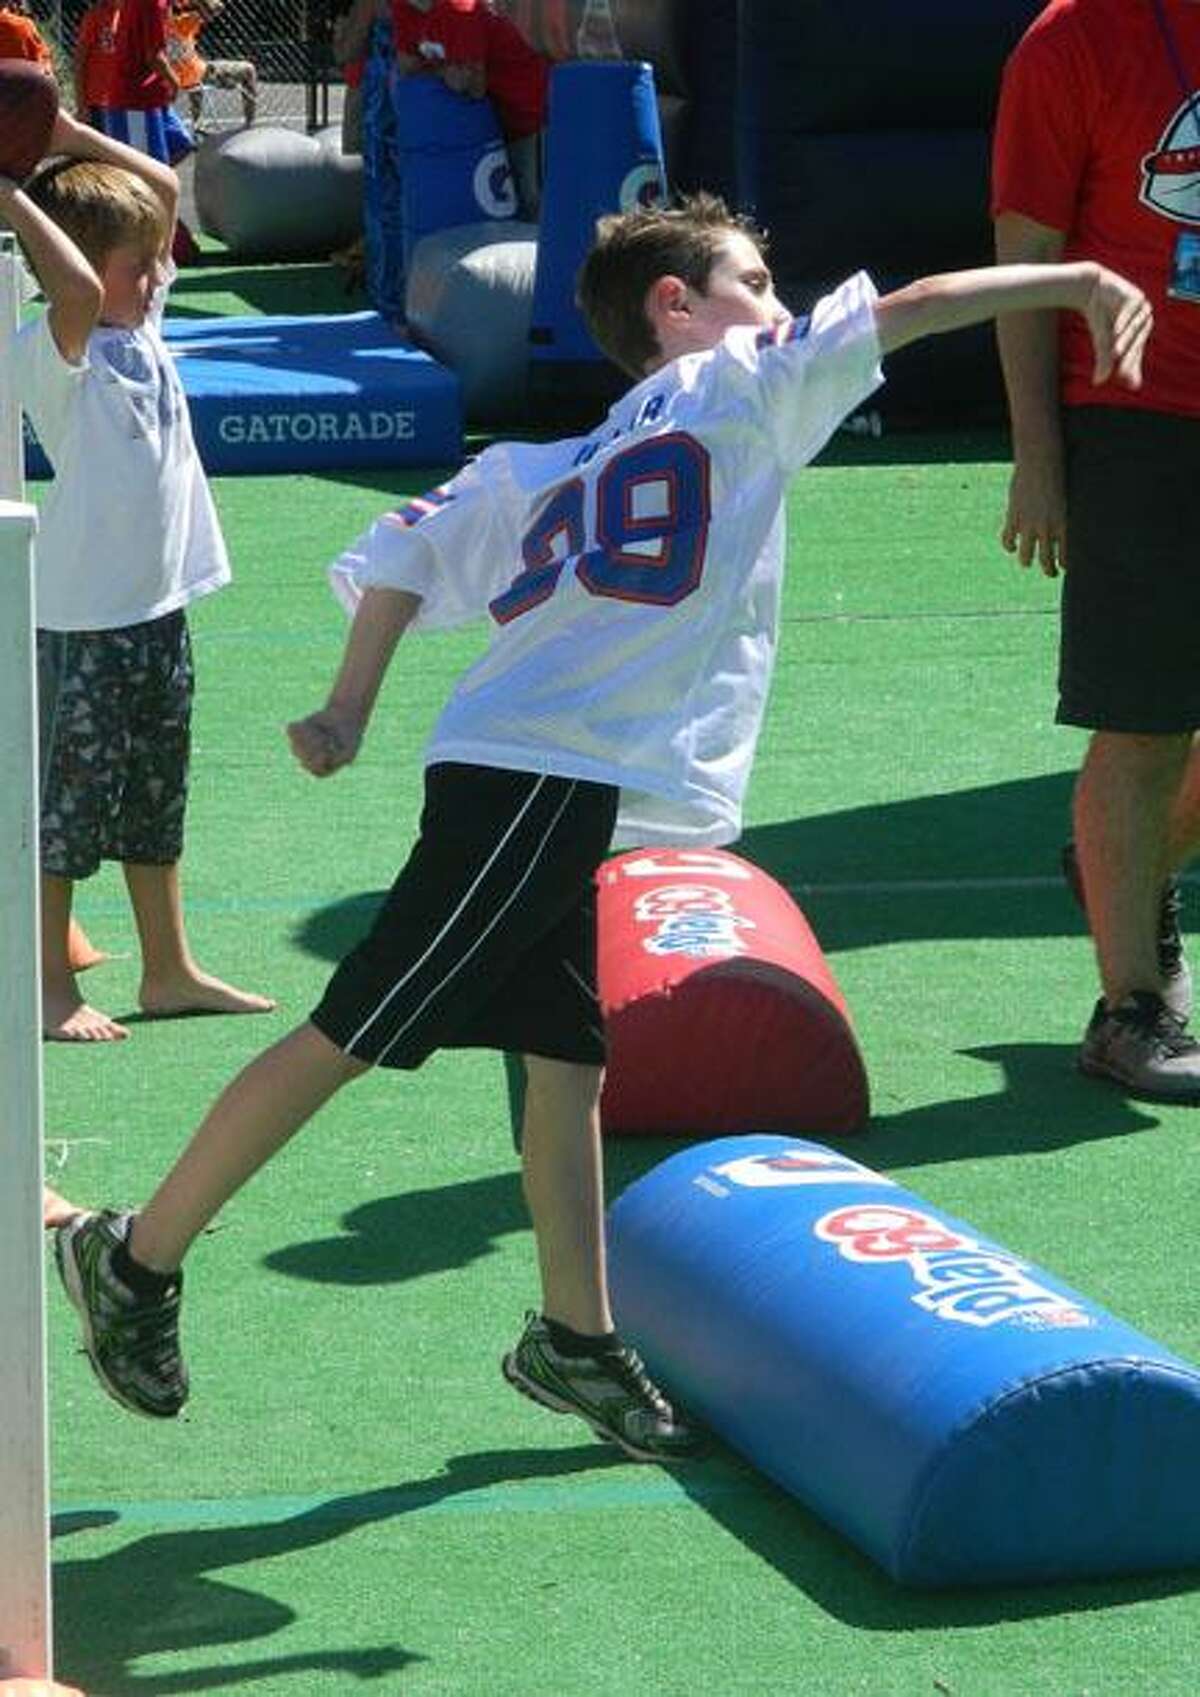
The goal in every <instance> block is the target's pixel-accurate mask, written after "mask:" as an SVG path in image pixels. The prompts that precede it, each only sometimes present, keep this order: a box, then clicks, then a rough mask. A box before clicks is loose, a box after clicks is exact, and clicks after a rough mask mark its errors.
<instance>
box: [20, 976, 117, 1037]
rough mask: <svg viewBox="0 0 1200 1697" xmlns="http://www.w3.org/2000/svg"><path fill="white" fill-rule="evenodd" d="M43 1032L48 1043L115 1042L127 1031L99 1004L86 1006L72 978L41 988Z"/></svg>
mask: <svg viewBox="0 0 1200 1697" xmlns="http://www.w3.org/2000/svg"><path fill="white" fill-rule="evenodd" d="M42 1036H43V1037H44V1038H45V1039H46V1041H47V1042H48V1043H117V1042H119V1041H120V1040H121V1038H123V1037H128V1036H129V1032H128V1030H127V1029H126V1027H125V1026H123V1025H118V1024H117V1022H116V1020H115V1019H110V1018H109V1016H108V1014H106V1013H101V1012H100V1010H99V1008H93V1007H89V1005H88V1004H87V1002H85V1001H84V999H83V997H82V996H81V995H80V994H79V991H78V989H77V988H76V985H75V982H74V980H73V979H71V980H69V981H68V982H67V983H66V984H62V985H51V984H48V985H46V986H45V987H44V988H43V990H42Z"/></svg>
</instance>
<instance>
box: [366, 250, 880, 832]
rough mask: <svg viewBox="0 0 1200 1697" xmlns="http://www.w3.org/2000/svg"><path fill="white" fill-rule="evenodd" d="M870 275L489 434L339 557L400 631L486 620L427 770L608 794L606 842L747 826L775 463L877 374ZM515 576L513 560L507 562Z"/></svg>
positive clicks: (776, 587) (768, 609)
mask: <svg viewBox="0 0 1200 1697" xmlns="http://www.w3.org/2000/svg"><path fill="white" fill-rule="evenodd" d="M875 298H876V296H875V290H874V288H873V286H872V284H871V282H870V279H869V278H868V277H867V276H866V275H865V274H863V273H861V272H860V273H859V274H858V275H856V276H855V277H852V278H850V279H849V280H848V281H847V282H846V283H844V284H842V286H841V287H840V288H839V289H837V290H836V291H835V292H834V293H833V294H831V295H829V296H827V297H826V298H825V299H823V300H822V301H820V302H819V303H818V305H817V307H816V308H815V309H814V311H813V314H812V316H811V319H797V320H793V321H792V322H791V323H790V324H788V325H785V326H783V327H781V328H780V329H779V330H775V331H772V330H756V329H754V328H753V327H743V328H738V329H734V330H731V331H730V332H729V333H728V334H727V335H726V337H725V339H724V341H723V342H722V343H721V344H720V345H719V346H718V347H716V348H714V349H712V350H711V351H708V352H705V353H700V354H689V355H687V356H685V357H684V358H682V359H679V360H676V361H674V362H673V363H672V364H671V365H668V366H666V367H665V368H664V369H663V370H661V371H658V372H655V373H654V375H653V376H651V377H648V378H646V379H645V380H644V381H643V382H641V383H639V384H638V385H637V386H636V388H634V389H632V390H630V391H629V393H628V394H627V395H625V396H624V397H623V398H622V399H621V400H620V401H618V402H617V404H616V405H615V406H614V407H613V408H612V409H611V410H610V412H609V414H608V416H607V418H606V419H605V421H604V423H603V424H602V425H601V426H600V427H599V428H598V429H597V430H595V431H593V432H592V433H591V434H590V435H589V436H586V437H578V438H574V439H572V440H568V441H564V442H555V443H551V444H548V445H538V444H519V443H504V444H499V445H497V446H496V447H493V448H489V449H487V450H486V451H485V452H484V453H483V454H481V455H480V457H479V458H478V459H477V460H475V461H474V462H473V463H471V464H470V465H468V466H467V467H466V468H465V469H464V470H463V471H462V472H461V473H460V474H459V475H458V476H457V477H455V478H454V479H453V480H452V481H451V482H450V483H448V484H446V485H445V486H444V487H443V488H441V489H438V490H434V491H433V492H432V493H431V494H430V495H428V496H426V497H424V498H422V499H421V500H419V501H416V502H412V503H410V504H409V506H407V507H405V508H404V509H402V510H401V511H400V512H399V513H393V514H387V515H385V516H384V517H383V518H382V519H380V520H378V521H377V522H376V524H375V525H374V526H373V527H372V528H371V530H370V531H368V532H367V533H366V535H365V536H363V537H361V538H359V540H358V541H357V542H356V543H355V544H353V545H352V546H351V548H350V549H349V550H348V551H347V553H346V554H344V555H343V556H342V557H341V559H340V560H339V561H337V562H336V563H335V565H334V566H333V568H332V575H333V580H334V586H335V589H337V590H338V592H339V594H340V596H341V598H342V599H343V600H344V601H347V602H348V603H350V604H353V601H354V599H355V595H356V592H358V591H361V589H363V588H366V587H367V586H369V585H386V586H389V587H392V588H399V589H407V590H411V591H413V592H414V593H416V594H418V595H420V596H421V597H422V603H421V608H420V611H419V613H418V615H417V618H416V620H415V621H414V626H413V628H414V629H416V628H421V627H425V628H433V627H438V626H446V625H451V624H457V623H459V622H461V621H463V620H465V619H468V618H471V617H475V616H478V615H479V614H480V613H482V612H488V613H490V615H491V617H492V619H493V621H494V624H495V630H494V632H493V636H492V641H491V644H490V646H489V648H488V650H487V652H486V653H485V654H484V655H483V657H482V658H481V659H480V660H478V661H477V662H476V663H475V664H474V665H473V666H471V667H470V668H469V670H468V671H467V672H466V673H465V674H464V675H463V677H462V678H461V679H460V680H459V683H458V684H457V686H456V688H455V690H454V693H453V694H452V695H451V697H450V700H449V702H448V703H447V705H446V708H445V710H444V711H443V713H442V715H441V717H440V719H439V720H438V723H437V725H436V727H435V729H434V731H433V735H432V738H431V740H430V743H429V747H428V750H427V756H426V758H427V760H428V762H429V763H433V762H435V761H446V760H455V761H471V762H474V763H476V764H478V765H485V766H501V767H515V768H517V769H519V770H522V771H545V772H553V773H556V774H558V775H560V776H565V777H577V778H586V779H593V780H596V781H598V782H601V783H609V784H616V785H618V786H619V787H620V789H621V805H620V815H619V819H618V825H617V834H616V838H615V841H616V842H617V844H619V845H628V844H654V843H668V842H669V843H675V844H681V845H685V846H688V847H708V846H714V845H719V844H721V843H727V842H732V841H733V840H734V839H735V838H736V837H737V836H738V834H739V832H740V830H741V818H742V800H743V796H744V794H745V789H746V784H747V781H748V779H749V775H750V765H751V762H752V760H753V756H754V749H755V745H756V743H757V740H758V734H759V730H760V727H761V724H762V716H763V710H764V707H765V703H766V696H767V689H768V686H769V684H770V678H771V671H772V667H773V665H774V660H775V650H776V644H777V639H778V625H779V603H780V594H781V587H782V570H783V558H784V520H783V497H784V491H785V486H786V483H787V480H788V478H789V476H790V475H791V474H792V473H793V472H795V471H797V470H798V469H799V468H800V467H801V466H803V465H804V464H806V463H807V462H808V461H809V460H811V459H812V458H813V456H814V455H815V454H816V453H817V452H818V451H819V450H820V448H821V447H822V446H823V445H824V443H825V442H826V441H827V440H828V438H829V436H830V435H831V434H832V432H833V431H834V430H835V429H836V427H837V425H838V424H839V422H840V421H841V420H842V419H843V418H844V417H845V415H846V414H847V413H848V412H850V411H851V410H852V409H853V408H854V407H855V406H857V405H858V404H859V403H861V401H862V400H863V399H864V398H865V397H866V396H867V395H869V394H870V393H871V391H872V390H873V389H874V388H875V387H876V386H877V385H878V384H879V383H880V382H881V381H882V373H881V372H880V369H879V341H878V336H877V333H876V329H875V317H874V301H875ZM521 559H523V560H524V562H525V568H524V570H523V571H521V572H520V574H519V575H516V576H514V571H513V562H514V561H515V560H521Z"/></svg>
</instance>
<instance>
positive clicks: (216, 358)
mask: <svg viewBox="0 0 1200 1697" xmlns="http://www.w3.org/2000/svg"><path fill="white" fill-rule="evenodd" d="M164 334H165V337H166V341H167V345H168V347H169V348H170V349H171V352H172V353H173V354H174V356H175V358H176V360H177V362H178V366H179V374H180V377H181V378H182V380H183V387H184V391H185V393H186V394H187V397H188V404H189V408H190V411H191V417H192V430H193V432H194V434H195V438H196V446H197V448H198V449H199V452H200V458H201V460H202V461H203V462H204V467H205V469H206V470H207V471H208V472H210V473H227V472H286V471H323V470H339V469H341V470H345V469H357V468H360V467H370V466H406V465H440V464H446V463H447V462H451V461H457V460H459V459H460V458H461V457H462V452H463V436H462V399H461V392H460V384H459V380H458V378H457V377H456V376H455V375H454V373H453V372H452V371H449V370H447V368H446V367H445V366H443V365H439V364H438V362H437V361H436V360H435V359H433V358H431V356H430V355H429V354H427V353H424V352H423V351H422V350H421V349H419V348H416V347H414V346H413V344H412V343H411V342H408V341H405V340H404V338H403V337H402V336H400V335H398V334H397V333H396V332H395V331H394V330H392V329H391V328H390V327H389V326H388V324H387V322H386V321H385V320H384V319H382V318H380V317H379V315H378V314H377V313H374V312H357V313H343V314H338V315H336V316H333V317H320V316H313V317H262V318H258V317H251V318H193V319H185V318H174V319H172V318H169V319H167V320H166V322H165V324H164ZM28 448H29V451H28V453H27V469H28V472H29V475H30V476H31V477H38V476H45V475H46V474H47V473H48V471H49V466H48V465H47V462H46V458H45V455H44V454H43V453H42V452H41V450H40V448H38V447H37V445H36V443H29V444H28Z"/></svg>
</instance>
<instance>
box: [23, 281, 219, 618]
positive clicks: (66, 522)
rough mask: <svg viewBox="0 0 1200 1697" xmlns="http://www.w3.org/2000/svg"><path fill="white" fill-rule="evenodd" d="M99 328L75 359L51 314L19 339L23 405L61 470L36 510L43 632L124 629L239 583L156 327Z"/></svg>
mask: <svg viewBox="0 0 1200 1697" xmlns="http://www.w3.org/2000/svg"><path fill="white" fill-rule="evenodd" d="M164 297H165V289H164V290H161V291H160V292H159V295H158V296H157V297H156V299H155V306H154V311H153V313H152V315H151V317H149V318H147V320H146V322H145V323H144V324H143V325H141V326H140V328H138V329H136V330H119V329H114V328H111V327H108V326H104V325H100V326H97V328H96V329H95V330H93V332H92V334H91V336H90V337H89V338H88V345H87V352H86V354H85V356H84V358H83V359H82V360H81V361H80V362H79V364H78V365H73V364H71V363H70V362H69V361H68V360H65V359H64V358H63V356H62V355H61V354H60V353H59V351H58V347H57V345H56V344H55V341H54V337H53V336H52V335H51V333H50V325H49V320H48V317H47V315H46V314H45V313H42V314H41V315H40V316H39V317H38V318H37V319H35V320H34V321H33V322H32V323H30V324H27V325H26V326H25V327H24V328H23V329H22V330H21V331H20V333H19V334H18V336H17V337H16V340H15V343H14V352H15V360H14V363H15V366H16V378H17V385H18V394H19V395H20V397H21V404H22V405H23V407H24V408H25V411H26V412H27V413H28V415H29V418H30V421H31V423H32V424H33V427H34V429H35V430H36V431H37V434H38V439H39V441H40V442H41V444H42V447H43V448H44V449H45V450H46V455H47V457H48V459H49V460H50V463H51V464H52V465H53V467H54V470H55V478H54V482H53V484H52V485H51V486H50V488H49V490H48V491H47V493H46V498H45V500H44V501H43V503H42V507H41V511H40V513H39V517H38V535H37V542H36V550H35V558H36V570H35V574H34V585H35V591H34V592H35V596H36V619H37V624H38V626H39V628H40V629H42V630H58V631H67V630H113V629H116V628H117V627H119V626H123V625H134V624H140V623H142V622H143V621H144V620H146V619H156V618H160V617H161V616H162V615H163V614H165V613H171V612H174V611H175V610H176V609H177V608H180V607H184V606H187V604H188V603H189V602H191V601H194V600H196V599H197V598H198V597H199V596H201V595H207V594H208V593H209V592H210V591H212V590H214V589H220V588H221V587H222V585H224V584H226V583H228V582H229V556H228V555H227V553H226V551H225V542H224V539H223V537H222V535H221V528H220V525H219V523H218V520H217V515H216V511H215V509H214V507H213V502H212V495H211V494H210V492H209V488H208V482H207V480H206V478H205V476H204V470H203V468H202V466H201V464H200V459H199V456H198V454H197V453H196V445H195V443H194V441H193V439H192V426H191V421H190V419H189V418H188V410H187V400H186V398H185V396H184V393H183V385H182V384H181V383H180V381H179V375H178V373H177V372H176V370H175V363H174V361H173V360H172V358H171V356H170V354H169V353H168V351H167V348H166V345H165V343H164V342H163V339H162V336H161V335H160V333H159V328H158V319H159V316H160V315H161V310H162V301H163V298H164Z"/></svg>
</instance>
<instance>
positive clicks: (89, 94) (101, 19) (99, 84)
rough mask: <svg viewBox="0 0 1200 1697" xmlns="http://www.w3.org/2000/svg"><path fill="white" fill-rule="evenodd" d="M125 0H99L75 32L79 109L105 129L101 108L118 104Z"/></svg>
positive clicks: (83, 116) (86, 118)
mask: <svg viewBox="0 0 1200 1697" xmlns="http://www.w3.org/2000/svg"><path fill="white" fill-rule="evenodd" d="M120 14H121V0H96V3H95V5H92V6H89V7H88V9H87V11H86V12H85V13H84V14H83V16H82V18H80V20H79V29H78V31H77V32H76V35H75V57H74V68H75V112H76V116H77V117H79V118H81V119H82V120H83V121H84V123H88V124H91V125H92V126H93V127H94V128H95V129H103V128H104V122H103V119H102V118H101V117H100V116H99V114H100V112H101V110H103V109H106V108H108V107H110V106H115V105H116V104H117V99H116V93H117V67H118V61H117V23H118V20H119V18H120Z"/></svg>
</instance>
